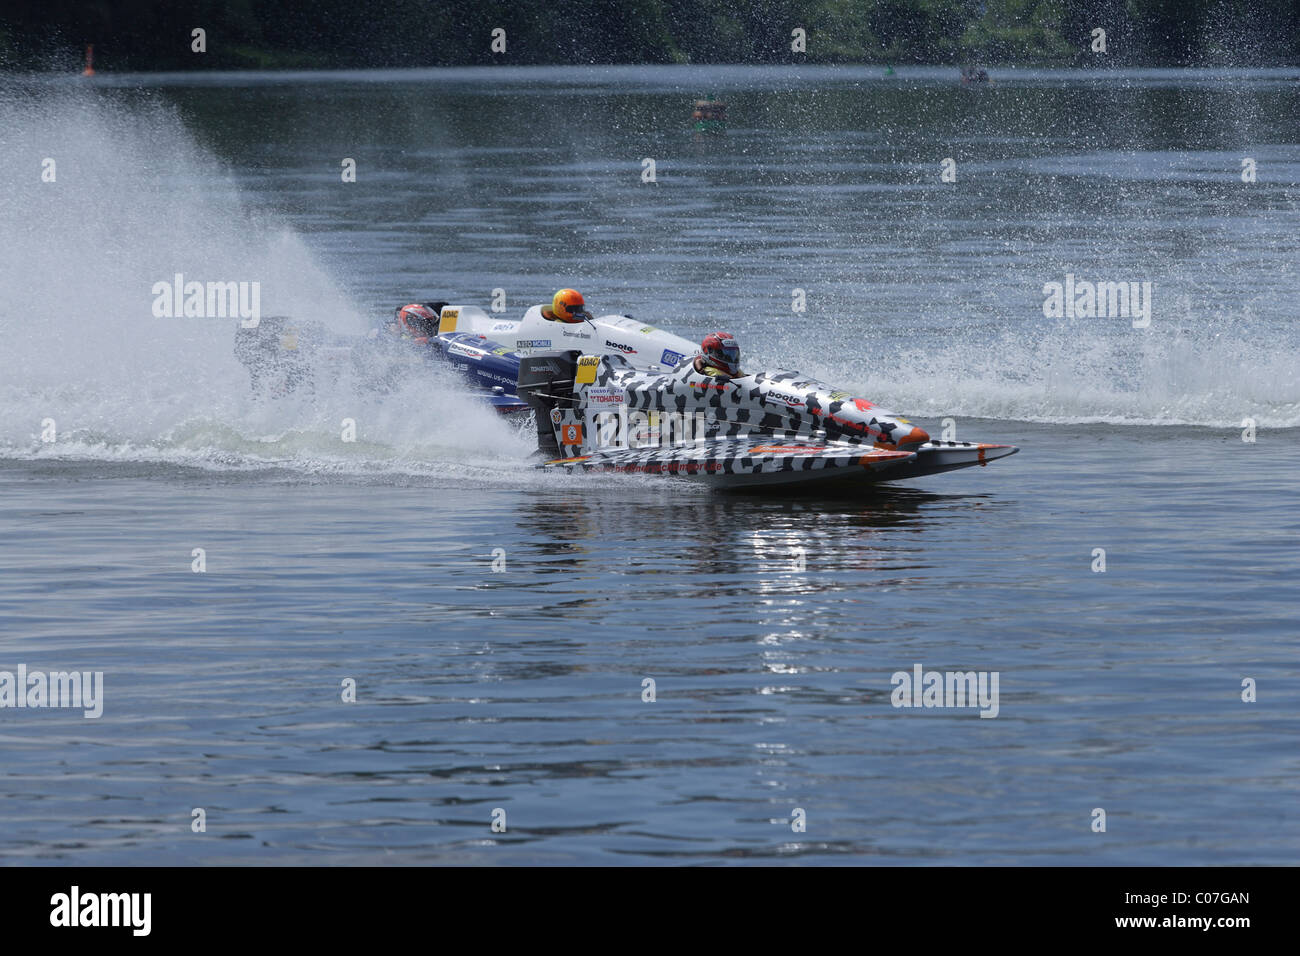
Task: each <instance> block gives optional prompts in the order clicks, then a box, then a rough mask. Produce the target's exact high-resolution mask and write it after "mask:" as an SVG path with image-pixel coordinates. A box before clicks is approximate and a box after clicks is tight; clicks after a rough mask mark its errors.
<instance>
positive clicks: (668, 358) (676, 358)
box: [659, 349, 686, 366]
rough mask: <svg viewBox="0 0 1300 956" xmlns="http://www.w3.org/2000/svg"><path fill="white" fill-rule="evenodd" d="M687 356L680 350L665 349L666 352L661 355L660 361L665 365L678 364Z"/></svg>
mask: <svg viewBox="0 0 1300 956" xmlns="http://www.w3.org/2000/svg"><path fill="white" fill-rule="evenodd" d="M684 358H686V356H685V355H682V354H681V353H680V352H674V351H673V350H672V349H664V354H663V355H662V356H660V358H659V361H660V362H662V363H663V364H664V365H672V366H676V365H677V363H678V362H680V361H681V360H682V359H684Z"/></svg>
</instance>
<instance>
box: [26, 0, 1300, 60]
mask: <svg viewBox="0 0 1300 956" xmlns="http://www.w3.org/2000/svg"><path fill="white" fill-rule="evenodd" d="M196 27H199V28H202V29H203V30H204V31H205V32H206V46H207V50H206V52H203V53H196V52H193V51H192V50H191V43H192V41H191V35H192V31H193V30H194V29H195V28H196ZM496 28H501V29H504V30H505V45H506V49H505V52H503V53H502V52H494V51H493V50H492V49H491V44H492V34H493V30H494V29H496ZM795 28H802V29H803V30H805V31H806V36H807V40H806V43H807V49H806V52H795V51H792V49H791V43H792V35H791V31H792V30H794V29H795ZM1095 28H1101V29H1104V30H1105V31H1106V48H1107V49H1106V53H1105V54H1104V55H1101V54H1098V53H1095V52H1093V51H1092V50H1091V48H1090V46H1091V42H1092V31H1093V30H1094V29H1095ZM87 43H93V44H95V66H96V68H98V69H105V70H184V69H195V68H205V69H212V68H241V67H242V68H278V67H285V68H288V67H312V68H339V67H383V66H400V67H410V66H445V65H454V64H484V63H512V64H517V63H555V64H563V63H790V62H813V63H853V62H859V63H861V62H869V63H957V62H969V61H980V62H984V63H999V62H1018V63H1044V64H1060V65H1081V64H1098V65H1102V64H1113V65H1200V64H1226V65H1242V66H1251V65H1272V64H1283V63H1287V64H1295V63H1300V0H509V2H503V0H463V2H460V3H449V2H446V0H433V2H430V0H314V2H302V0H189V2H185V0H4V2H3V4H0V66H3V67H8V68H10V69H15V68H16V69H63V68H71V66H72V64H74V63H76V62H78V61H79V60H80V57H81V50H82V48H83V47H84V45H85V44H87Z"/></svg>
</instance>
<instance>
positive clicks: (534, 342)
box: [515, 339, 551, 349]
mask: <svg viewBox="0 0 1300 956" xmlns="http://www.w3.org/2000/svg"><path fill="white" fill-rule="evenodd" d="M550 347H551V340H550V339H520V340H519V341H518V342H516V343H515V348H520V349H549V348H550Z"/></svg>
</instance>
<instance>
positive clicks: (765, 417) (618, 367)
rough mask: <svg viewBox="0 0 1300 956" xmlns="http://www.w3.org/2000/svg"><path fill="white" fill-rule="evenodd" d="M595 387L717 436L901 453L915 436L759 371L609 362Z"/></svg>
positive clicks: (824, 388) (856, 402)
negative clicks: (904, 440)
mask: <svg viewBox="0 0 1300 956" xmlns="http://www.w3.org/2000/svg"><path fill="white" fill-rule="evenodd" d="M596 384H597V385H599V386H603V387H617V388H621V389H623V391H624V392H625V393H626V396H627V407H628V408H629V409H630V410H636V411H659V412H677V413H679V414H682V415H694V414H695V413H696V412H703V413H704V419H705V421H706V422H709V423H710V424H711V426H712V427H710V429H709V436H710V437H717V438H724V437H732V436H739V435H746V434H751V433H753V432H766V433H772V432H777V431H788V432H795V433H801V434H803V435H811V434H813V433H814V432H817V431H822V432H825V433H826V434H825V437H826V439H827V440H830V441H848V442H864V443H868V444H876V443H879V444H880V445H883V446H892V447H897V440H898V438H900V437H903V436H906V435H907V434H908V433H909V432H911V431H912V426H911V424H910V423H908V422H905V421H901V420H899V419H898V418H897V416H894V415H892V414H890V413H889V412H886V411H885V410H883V409H879V408H875V407H874V406H872V405H871V404H870V403H869V402H864V401H862V400H861V399H854V398H853V397H851V396H849V395H848V394H847V393H846V392H842V391H838V390H836V389H835V388H833V387H832V386H830V385H827V384H825V383H824V382H818V381H816V380H814V379H810V378H808V377H807V376H806V375H801V374H800V373H798V372H789V371H773V372H759V373H757V374H755V375H748V376H745V377H743V378H739V379H733V380H727V379H721V378H709V377H707V376H704V375H701V374H699V373H698V372H696V371H695V370H694V368H692V367H691V363H690V362H683V363H682V365H681V366H680V367H679V368H677V369H675V370H673V371H671V372H661V373H657V372H647V371H644V370H641V369H637V368H634V367H633V366H632V365H631V364H630V363H629V362H628V361H627V360H626V359H624V358H622V357H621V356H617V355H611V356H607V357H606V358H605V359H604V360H602V362H601V364H600V369H599V371H598V372H597V375H596Z"/></svg>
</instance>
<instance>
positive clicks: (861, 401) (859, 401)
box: [853, 398, 902, 422]
mask: <svg viewBox="0 0 1300 956" xmlns="http://www.w3.org/2000/svg"><path fill="white" fill-rule="evenodd" d="M853 404H854V405H855V406H856V407H857V409H858V411H860V412H865V411H867V410H869V409H872V408H875V407H876V406H875V405H872V404H871V403H870V402H869V401H867V400H866V399H865V398H855V399H854V400H853ZM899 421H900V422H901V421H902V419H901V418H900V419H899Z"/></svg>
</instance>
